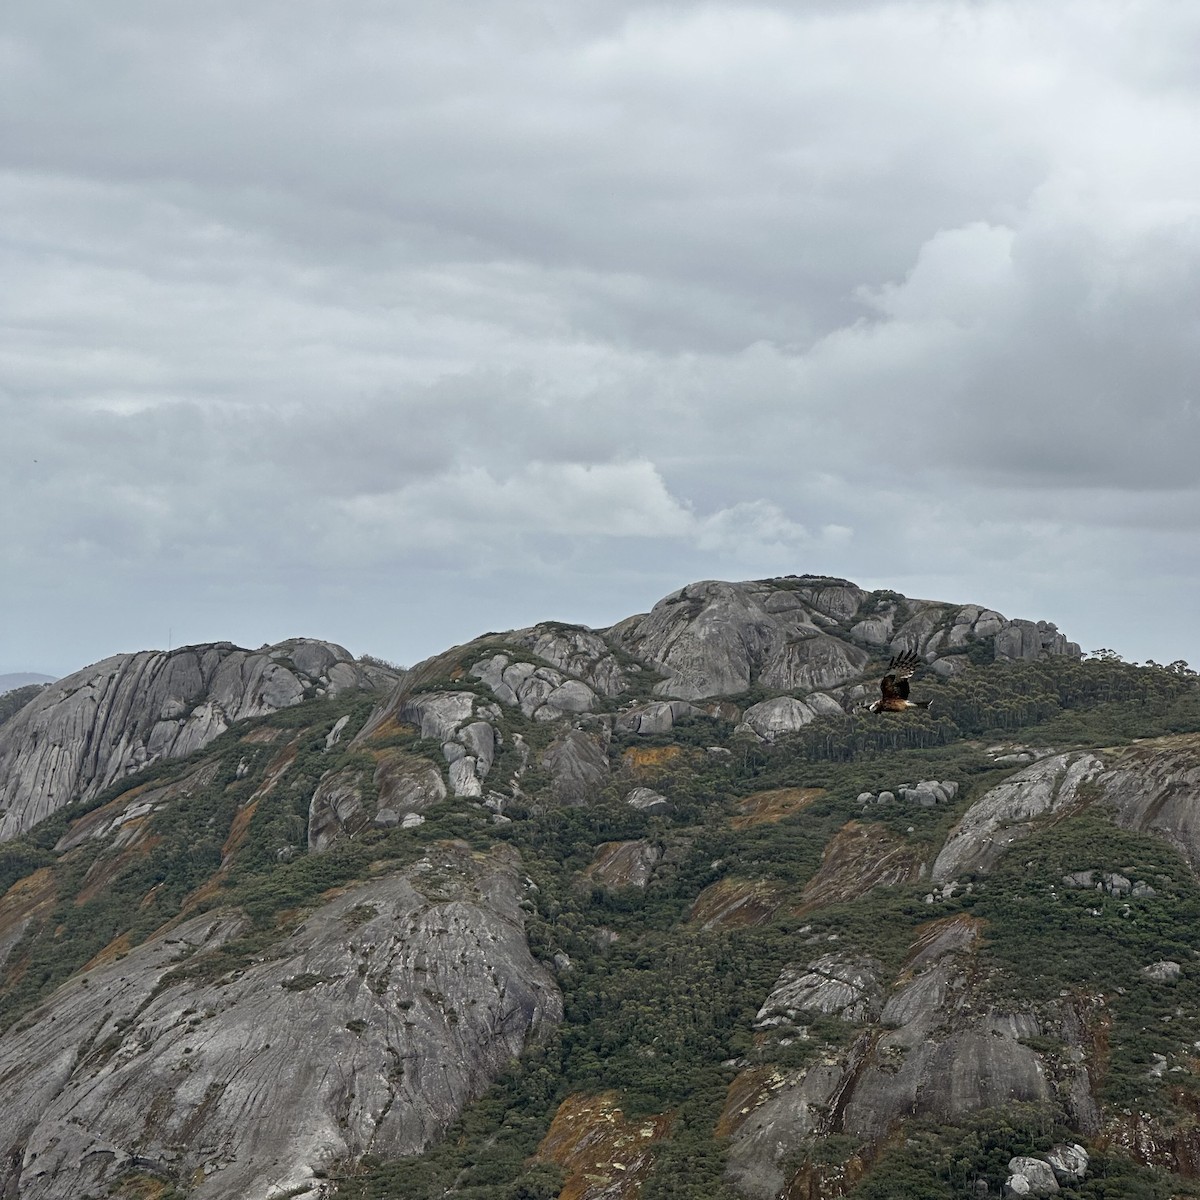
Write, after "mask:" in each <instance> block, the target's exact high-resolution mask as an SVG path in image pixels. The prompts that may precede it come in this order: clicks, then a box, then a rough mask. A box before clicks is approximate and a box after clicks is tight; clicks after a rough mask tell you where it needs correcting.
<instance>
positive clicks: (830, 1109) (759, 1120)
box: [720, 917, 1053, 1200]
mask: <svg viewBox="0 0 1200 1200" xmlns="http://www.w3.org/2000/svg"><path fill="white" fill-rule="evenodd" d="M978 936H979V935H978V930H977V928H976V925H975V924H974V923H973V922H972V921H971V920H970V919H969V918H967V917H957V918H951V919H948V920H945V921H938V922H933V923H931V924H930V925H929V926H928V927H927V928H926V930H925V932H924V934H923V936H922V937H921V938H920V939H918V941H917V942H916V943H915V944H914V945H913V947H912V949H911V953H910V955H909V958H908V961H907V962H906V964H905V968H904V971H903V972H902V973H901V975H900V976H899V978H898V979H897V980H896V981H895V983H894V984H893V985H892V988H891V992H890V995H887V997H886V999H884V998H883V993H882V991H881V989H880V985H879V964H878V963H872V962H870V961H869V960H858V959H855V958H854V957H852V956H847V955H845V954H841V953H837V954H831V955H826V956H824V957H822V958H819V959H816V960H814V961H813V962H811V963H809V964H808V967H807V968H806V969H805V970H803V971H801V972H797V971H796V970H794V969H789V971H785V972H784V975H783V977H781V979H780V981H779V982H778V983H777V984H776V986H775V988H774V989H773V990H772V993H771V996H770V997H768V1000H767V1002H766V1003H765V1004H764V1005H763V1008H762V1009H761V1010H760V1012H759V1014H758V1018H757V1019H756V1022H755V1025H756V1028H759V1029H770V1028H771V1027H772V1026H773V1025H781V1026H782V1027H783V1029H785V1030H787V1029H789V1028H790V1027H793V1026H795V1025H796V1024H797V1022H798V1021H800V1020H801V1018H802V1017H803V1014H804V1010H805V1009H808V1010H810V1011H819V1012H824V1013H828V1014H836V1015H839V1016H841V1018H842V1019H843V1020H847V1021H852V1022H855V1023H857V1022H860V1021H863V1020H873V1019H875V1018H877V1019H878V1024H877V1025H874V1026H872V1027H871V1028H869V1029H867V1030H865V1031H864V1032H863V1034H862V1035H861V1036H860V1037H859V1038H858V1039H857V1040H856V1041H854V1042H853V1043H852V1044H851V1045H850V1047H849V1048H848V1049H846V1050H844V1051H842V1052H840V1053H835V1054H826V1055H822V1056H821V1057H819V1058H818V1059H817V1060H816V1061H815V1062H813V1063H811V1064H809V1065H808V1066H805V1067H802V1068H798V1069H791V1070H780V1069H776V1070H774V1071H773V1072H771V1073H764V1072H763V1071H762V1070H761V1069H751V1070H748V1071H746V1072H745V1073H744V1074H743V1075H742V1076H741V1077H739V1079H738V1080H735V1082H734V1084H733V1085H732V1087H731V1088H730V1098H729V1103H728V1104H727V1106H726V1111H725V1114H724V1115H723V1117H722V1123H721V1126H720V1127H721V1128H722V1129H723V1131H725V1132H728V1133H729V1134H730V1135H731V1140H730V1147H729V1158H728V1167H727V1176H728V1178H729V1181H730V1182H731V1183H733V1184H734V1185H735V1186H736V1187H737V1188H738V1189H739V1190H740V1191H742V1192H744V1193H745V1194H746V1195H747V1196H750V1197H753V1198H754V1200H774V1197H776V1196H778V1195H780V1194H781V1192H782V1191H783V1189H784V1188H785V1186H786V1184H787V1182H788V1179H787V1176H786V1175H785V1171H784V1168H785V1163H786V1161H787V1159H788V1156H789V1154H790V1153H791V1150H792V1148H793V1147H795V1146H796V1145H797V1144H798V1143H800V1142H801V1141H802V1140H803V1139H804V1138H806V1137H809V1136H812V1135H818V1136H819V1135H827V1134H832V1133H848V1134H852V1135H854V1136H856V1137H859V1138H863V1139H865V1140H866V1141H867V1142H869V1143H871V1144H874V1145H878V1144H880V1143H881V1142H882V1141H883V1139H885V1138H886V1137H887V1136H889V1134H890V1133H891V1132H892V1131H893V1129H894V1128H895V1127H896V1126H898V1125H899V1123H900V1122H901V1121H903V1120H904V1119H906V1118H909V1117H911V1116H914V1115H918V1116H921V1115H923V1116H930V1117H934V1118H940V1119H950V1118H953V1117H955V1116H958V1115H960V1114H962V1113H964V1112H969V1111H971V1110H972V1109H979V1108H987V1107H992V1106H995V1105H1001V1104H1008V1103H1012V1102H1014V1101H1045V1100H1048V1099H1049V1098H1050V1097H1051V1096H1052V1095H1053V1087H1052V1083H1051V1080H1050V1079H1049V1077H1048V1074H1047V1072H1046V1070H1045V1068H1044V1067H1043V1064H1042V1062H1041V1060H1040V1059H1039V1057H1038V1055H1037V1053H1036V1052H1035V1051H1034V1050H1032V1049H1031V1048H1030V1047H1029V1046H1028V1045H1027V1044H1025V1039H1028V1038H1030V1037H1034V1036H1037V1035H1039V1034H1041V1033H1042V1032H1044V1031H1043V1027H1042V1025H1041V1023H1040V1022H1039V1019H1038V1018H1037V1017H1036V1016H1035V1015H1034V1014H1033V1013H1032V1012H1019V1011H1018V1012H1013V1011H1004V1010H1002V1009H1000V1008H997V1007H995V1006H994V1005H993V1004H992V1003H991V1002H989V1000H988V998H987V992H986V987H985V986H983V981H982V980H980V979H979V973H978V971H977V969H976V966H975V963H974V961H973V960H974V955H975V951H976V946H977V941H978ZM1049 1169H1050V1168H1049V1167H1047V1170H1049Z"/></svg>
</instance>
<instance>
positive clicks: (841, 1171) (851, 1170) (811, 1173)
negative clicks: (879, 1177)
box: [783, 1154, 868, 1200]
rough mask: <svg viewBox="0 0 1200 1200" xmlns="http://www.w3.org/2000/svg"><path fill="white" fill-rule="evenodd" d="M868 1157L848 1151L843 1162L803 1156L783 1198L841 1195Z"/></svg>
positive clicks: (819, 1199)
mask: <svg viewBox="0 0 1200 1200" xmlns="http://www.w3.org/2000/svg"><path fill="white" fill-rule="evenodd" d="M867 1166H868V1160H867V1158H866V1157H865V1156H864V1155H862V1154H852V1155H850V1157H849V1158H848V1159H847V1160H846V1161H845V1162H843V1163H836V1162H813V1161H812V1159H808V1158H806V1159H805V1160H804V1162H802V1163H801V1164H800V1168H799V1170H798V1171H797V1172H796V1174H795V1175H793V1176H792V1181H791V1183H789V1184H788V1186H787V1190H786V1191H785V1192H784V1193H783V1196H784V1200H834V1198H835V1197H837V1196H845V1195H847V1194H848V1193H849V1191H850V1189H851V1188H853V1187H854V1185H855V1184H856V1183H858V1181H859V1180H860V1179H862V1177H863V1176H864V1175H865V1174H866V1173H867Z"/></svg>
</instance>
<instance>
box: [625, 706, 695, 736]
mask: <svg viewBox="0 0 1200 1200" xmlns="http://www.w3.org/2000/svg"><path fill="white" fill-rule="evenodd" d="M700 711H701V710H700V709H698V708H697V707H696V706H695V705H694V704H689V703H688V702H687V701H686V700H656V701H652V702H651V703H649V704H635V705H633V706H632V707H631V708H627V709H625V710H624V711H623V712H622V713H620V714H619V715H618V717H617V720H616V727H617V728H618V729H620V730H622V731H623V732H625V733H640V734H642V735H643V736H648V735H650V734H656V733H670V732H671V730H672V729H674V728H675V722H676V721H678V720H679V718H680V717H691V716H699V715H700Z"/></svg>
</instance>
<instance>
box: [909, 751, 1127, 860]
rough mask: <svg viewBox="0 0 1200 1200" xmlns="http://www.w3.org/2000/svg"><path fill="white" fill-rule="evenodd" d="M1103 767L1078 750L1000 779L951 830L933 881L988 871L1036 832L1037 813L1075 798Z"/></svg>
mask: <svg viewBox="0 0 1200 1200" xmlns="http://www.w3.org/2000/svg"><path fill="white" fill-rule="evenodd" d="M1103 770H1104V763H1103V761H1102V760H1101V759H1099V758H1098V757H1097V756H1096V755H1095V754H1092V753H1090V752H1088V751H1085V750H1079V751H1073V752H1071V753H1069V754H1056V755H1054V756H1052V757H1050V758H1044V759H1041V760H1040V761H1039V762H1036V763H1033V764H1032V765H1030V766H1028V767H1026V768H1025V769H1024V770H1023V771H1018V772H1017V773H1016V774H1015V775H1013V776H1011V777H1010V778H1009V779H1006V780H1005V781H1004V782H1003V783H1001V784H998V785H997V786H996V787H994V788H992V789H991V790H990V791H989V792H987V793H986V794H985V795H983V796H981V797H980V798H979V799H978V800H976V801H975V803H974V804H972V805H971V807H970V808H969V809H967V811H966V813H965V814H964V816H963V819H962V820H961V821H960V822H959V823H958V825H957V826H955V828H954V829H953V830H951V832H950V836H949V837H948V838H947V839H946V844H945V846H943V847H942V851H941V853H940V854H939V855H938V856H937V860H936V861H935V862H934V864H933V872H932V879H933V882H934V883H945V882H946V881H947V880H948V879H956V878H957V877H958V876H960V875H963V874H965V873H966V872H968V871H987V870H989V869H990V868H992V867H993V866H995V865H996V863H997V862H998V861H999V859H1000V856H1001V855H1002V854H1003V853H1004V851H1005V850H1007V849H1008V847H1009V846H1011V845H1012V844H1013V843H1014V842H1019V841H1022V840H1023V839H1025V838H1027V837H1028V836H1029V835H1030V834H1031V833H1032V832H1033V821H1034V820H1035V819H1036V818H1038V817H1040V816H1043V815H1044V814H1046V813H1050V812H1057V811H1058V810H1059V809H1061V808H1064V807H1066V806H1067V805H1069V804H1071V803H1073V802H1074V801H1075V799H1076V798H1077V796H1078V794H1079V789H1080V788H1081V787H1082V786H1083V785H1084V784H1087V783H1090V782H1091V781H1092V780H1094V779H1096V777H1097V776H1098V775H1099V774H1100V773H1101V772H1102V771H1103Z"/></svg>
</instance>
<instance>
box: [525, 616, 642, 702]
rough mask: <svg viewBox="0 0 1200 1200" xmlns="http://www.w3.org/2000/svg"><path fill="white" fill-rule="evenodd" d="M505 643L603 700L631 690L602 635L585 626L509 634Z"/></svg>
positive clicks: (539, 627)
mask: <svg viewBox="0 0 1200 1200" xmlns="http://www.w3.org/2000/svg"><path fill="white" fill-rule="evenodd" d="M505 640H506V641H508V642H511V643H512V644H513V645H516V646H520V647H522V648H523V649H526V650H528V651H529V652H530V653H532V654H534V655H536V656H537V657H538V658H540V659H543V660H545V661H546V662H548V663H549V664H550V665H551V666H554V667H557V668H558V669H559V670H560V671H562V672H564V673H565V674H567V675H573V676H574V677H575V678H576V679H582V680H583V682H584V683H586V684H587V685H588V687H589V688H590V689H591V690H592V691H594V692H598V693H599V694H600V695H601V696H609V697H613V696H619V695H621V693H622V692H624V691H627V690H628V688H629V680H628V677H627V675H626V673H625V671H624V670H622V668H621V666H620V664H619V663H618V662H617V659H616V656H615V655H614V654H613V652H612V648H611V647H610V646H609V644H608V643H607V642H606V641H605V640H604V639H603V638H602V637H601V636H600V635H599V634H597V633H594V632H592V630H590V629H585V628H584V627H583V626H575V627H571V626H562V625H534V626H532V627H531V628H529V629H518V630H516V631H515V632H513V633H510V634H508V635H507V636H506V638H505Z"/></svg>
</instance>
